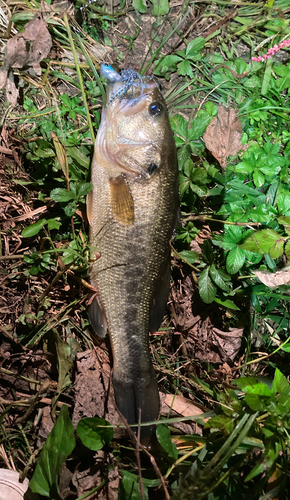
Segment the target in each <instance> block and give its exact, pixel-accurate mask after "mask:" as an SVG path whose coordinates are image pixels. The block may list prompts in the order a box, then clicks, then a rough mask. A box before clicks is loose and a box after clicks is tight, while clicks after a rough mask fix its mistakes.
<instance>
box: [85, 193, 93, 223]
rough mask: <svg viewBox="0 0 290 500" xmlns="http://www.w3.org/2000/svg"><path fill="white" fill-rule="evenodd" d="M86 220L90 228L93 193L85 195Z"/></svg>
mask: <svg viewBox="0 0 290 500" xmlns="http://www.w3.org/2000/svg"><path fill="white" fill-rule="evenodd" d="M86 201H87V203H86V205H87V218H88V221H89V224H90V226H91V224H92V215H93V192H92V191H91V192H90V193H88V194H87V200H86Z"/></svg>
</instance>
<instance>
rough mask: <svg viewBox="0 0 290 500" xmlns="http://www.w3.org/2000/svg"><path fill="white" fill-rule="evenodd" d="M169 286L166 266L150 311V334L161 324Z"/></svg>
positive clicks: (168, 271)
mask: <svg viewBox="0 0 290 500" xmlns="http://www.w3.org/2000/svg"><path fill="white" fill-rule="evenodd" d="M169 286H170V266H169V265H168V267H167V270H166V272H165V274H164V276H163V279H162V283H161V285H160V288H159V289H158V292H157V294H156V296H155V298H154V300H153V304H152V306H151V309H150V316H149V330H150V332H151V333H155V332H157V330H158V329H159V327H160V325H161V323H162V320H163V316H164V312H165V308H166V304H167V299H168V293H169Z"/></svg>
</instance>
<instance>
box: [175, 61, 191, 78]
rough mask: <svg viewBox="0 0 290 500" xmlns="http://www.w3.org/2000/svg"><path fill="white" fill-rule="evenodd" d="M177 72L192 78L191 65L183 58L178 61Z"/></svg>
mask: <svg viewBox="0 0 290 500" xmlns="http://www.w3.org/2000/svg"><path fill="white" fill-rule="evenodd" d="M178 74H179V75H183V76H186V75H188V76H189V77H190V78H193V72H192V67H191V64H190V62H189V61H187V60H184V61H181V63H179V65H178Z"/></svg>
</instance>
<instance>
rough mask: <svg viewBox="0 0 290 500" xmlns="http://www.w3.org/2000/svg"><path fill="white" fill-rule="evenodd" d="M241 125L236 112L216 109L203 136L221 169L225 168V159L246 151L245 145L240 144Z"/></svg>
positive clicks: (222, 108)
mask: <svg viewBox="0 0 290 500" xmlns="http://www.w3.org/2000/svg"><path fill="white" fill-rule="evenodd" d="M241 137H242V125H241V121H240V119H239V118H238V115H237V111H236V110H235V109H233V108H226V107H225V106H219V107H218V116H217V117H214V118H213V119H212V121H211V122H210V124H209V125H208V127H207V129H206V131H205V134H204V136H203V139H204V142H205V145H206V147H207V149H208V150H209V151H210V152H211V153H212V155H213V156H214V157H215V158H216V159H217V160H218V162H219V164H220V165H221V167H223V168H225V167H226V166H227V158H228V157H229V156H235V155H236V154H237V153H239V152H240V151H246V149H247V147H248V146H247V145H243V144H242V143H241Z"/></svg>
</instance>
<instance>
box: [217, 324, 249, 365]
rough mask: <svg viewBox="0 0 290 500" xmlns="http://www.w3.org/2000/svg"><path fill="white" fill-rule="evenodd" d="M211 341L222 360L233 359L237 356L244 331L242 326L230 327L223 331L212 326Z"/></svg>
mask: <svg viewBox="0 0 290 500" xmlns="http://www.w3.org/2000/svg"><path fill="white" fill-rule="evenodd" d="M212 331H213V338H212V343H213V345H216V346H217V347H218V350H219V355H220V357H221V359H222V360H223V361H224V362H227V361H234V359H235V357H236V356H237V354H238V352H239V350H240V347H241V344H242V336H243V333H244V329H243V328H230V331H229V332H223V331H222V330H219V329H218V328H213V329H212Z"/></svg>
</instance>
